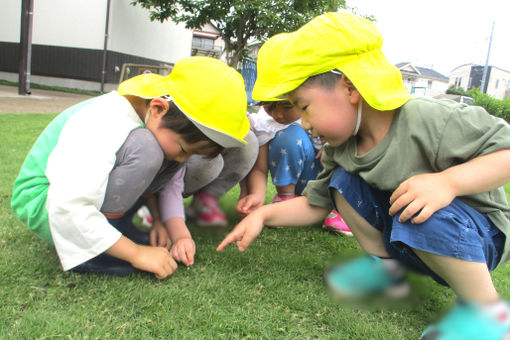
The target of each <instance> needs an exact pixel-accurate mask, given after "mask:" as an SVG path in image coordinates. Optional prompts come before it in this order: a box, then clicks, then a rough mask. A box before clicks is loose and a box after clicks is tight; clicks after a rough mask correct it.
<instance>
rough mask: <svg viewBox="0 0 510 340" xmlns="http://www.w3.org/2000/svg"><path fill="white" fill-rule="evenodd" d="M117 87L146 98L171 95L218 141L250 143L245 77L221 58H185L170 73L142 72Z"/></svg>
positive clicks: (232, 143) (223, 142)
mask: <svg viewBox="0 0 510 340" xmlns="http://www.w3.org/2000/svg"><path fill="white" fill-rule="evenodd" d="M117 91H118V92H119V94H121V95H134V96H137V97H142V98H146V99H150V98H155V97H160V96H164V95H169V96H170V97H171V98H172V101H173V102H174V103H175V104H176V105H177V106H178V107H179V109H180V110H181V111H182V112H183V113H184V114H185V115H186V117H188V119H189V120H191V121H192V122H193V124H195V126H196V127H197V128H199V129H200V131H202V132H203V133H204V134H205V135H206V136H207V137H209V138H210V139H211V140H213V141H214V142H216V143H218V144H219V145H221V146H223V147H225V148H230V147H238V146H241V145H243V144H246V141H245V140H244V139H243V138H244V137H246V135H247V134H248V130H249V129H250V123H249V121H248V118H247V116H246V108H247V98H246V91H245V87H244V81H243V78H242V77H241V75H240V74H239V72H237V71H236V70H234V69H233V68H232V67H229V66H227V65H226V64H225V63H223V62H222V61H220V60H218V59H214V58H210V57H189V58H184V59H181V60H179V61H178V62H177V63H176V64H175V66H174V68H173V70H172V72H171V73H170V74H169V75H168V76H166V77H164V76H161V75H158V74H153V73H148V74H141V75H138V76H136V77H133V78H131V79H128V80H126V81H124V82H122V83H120V84H119V87H118V90H117Z"/></svg>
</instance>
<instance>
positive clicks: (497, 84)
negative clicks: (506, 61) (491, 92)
mask: <svg viewBox="0 0 510 340" xmlns="http://www.w3.org/2000/svg"><path fill="white" fill-rule="evenodd" d="M498 87H499V79H498V80H496V88H498Z"/></svg>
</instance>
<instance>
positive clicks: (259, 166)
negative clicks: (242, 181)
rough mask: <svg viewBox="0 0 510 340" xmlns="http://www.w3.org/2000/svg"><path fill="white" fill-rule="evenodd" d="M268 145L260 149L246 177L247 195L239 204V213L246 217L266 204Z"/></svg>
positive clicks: (237, 207)
mask: <svg viewBox="0 0 510 340" xmlns="http://www.w3.org/2000/svg"><path fill="white" fill-rule="evenodd" d="M268 145H269V144H264V145H262V146H261V147H260V148H259V154H258V156H257V160H256V161H255V165H254V166H253V168H252V170H251V171H250V173H249V174H248V176H247V177H246V186H247V195H245V196H244V197H242V198H241V199H240V200H239V202H238V203H237V206H236V209H237V212H238V213H240V214H242V215H246V214H249V213H250V212H252V211H253V210H255V209H256V208H258V207H260V206H262V205H263V204H264V200H265V198H266V189H267V172H268V150H269V148H268Z"/></svg>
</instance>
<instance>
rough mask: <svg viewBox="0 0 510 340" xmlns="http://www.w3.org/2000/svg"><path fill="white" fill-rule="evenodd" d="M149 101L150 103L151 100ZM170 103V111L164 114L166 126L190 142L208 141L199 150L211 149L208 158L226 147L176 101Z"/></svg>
mask: <svg viewBox="0 0 510 340" xmlns="http://www.w3.org/2000/svg"><path fill="white" fill-rule="evenodd" d="M148 103H150V100H149V101H148ZM169 104H170V107H169V108H168V112H167V113H166V114H165V115H164V116H163V124H164V125H165V128H167V129H170V130H172V131H174V132H175V133H178V134H179V135H181V137H182V139H184V141H185V142H186V143H188V144H195V143H198V142H207V143H204V144H203V145H202V146H200V148H198V149H197V150H206V149H211V151H210V152H208V153H207V157H208V158H214V157H216V156H217V155H219V153H220V152H222V151H223V149H224V148H223V147H222V146H221V145H219V144H218V143H216V142H215V141H213V140H211V139H210V138H209V137H207V136H206V135H205V134H204V133H203V132H202V131H200V129H199V128H197V127H196V125H195V124H193V123H192V122H191V120H190V119H189V118H188V117H187V116H186V115H185V114H184V113H183V112H182V111H181V110H180V109H179V108H178V107H177V105H175V103H173V102H170V103H169Z"/></svg>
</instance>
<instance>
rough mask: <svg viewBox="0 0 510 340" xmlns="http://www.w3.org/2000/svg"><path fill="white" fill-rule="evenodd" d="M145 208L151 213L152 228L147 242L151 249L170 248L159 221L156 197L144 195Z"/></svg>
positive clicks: (166, 235) (164, 230)
mask: <svg viewBox="0 0 510 340" xmlns="http://www.w3.org/2000/svg"><path fill="white" fill-rule="evenodd" d="M146 198H147V201H146V204H147V208H149V211H150V212H151V216H152V226H151V230H150V232H149V242H150V245H151V246H153V247H166V248H168V247H169V246H170V240H169V239H168V234H167V231H166V229H165V226H164V225H163V222H162V221H161V215H160V213H159V206H158V198H157V196H156V195H146Z"/></svg>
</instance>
